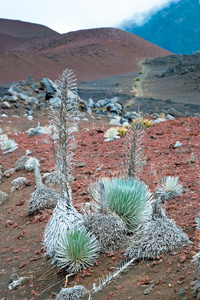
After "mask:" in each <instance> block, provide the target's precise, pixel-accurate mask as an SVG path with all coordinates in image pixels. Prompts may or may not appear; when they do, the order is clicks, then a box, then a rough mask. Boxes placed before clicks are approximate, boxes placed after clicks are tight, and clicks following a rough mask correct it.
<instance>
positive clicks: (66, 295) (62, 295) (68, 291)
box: [56, 258, 136, 300]
mask: <svg viewBox="0 0 200 300" xmlns="http://www.w3.org/2000/svg"><path fill="white" fill-rule="evenodd" d="M135 260H136V259H135V258H133V259H131V260H129V261H126V262H125V263H124V264H123V265H121V266H120V268H119V269H118V270H116V271H115V272H113V273H109V274H108V275H107V276H106V277H101V278H99V282H98V285H96V284H95V283H93V288H92V289H91V290H87V289H86V288H85V287H84V286H83V285H79V286H74V287H71V288H62V289H61V291H60V292H59V294H58V295H57V297H56V300H61V299H62V300H65V299H66V300H72V299H74V300H76V299H77V300H79V299H86V298H85V296H86V295H87V297H88V300H90V299H92V294H96V293H98V292H99V291H101V290H103V289H104V288H105V287H106V286H107V285H108V284H109V283H111V282H112V281H114V280H115V279H117V278H119V277H120V275H121V274H122V273H123V272H125V271H127V270H128V269H129V268H130V267H131V265H132V264H133V263H134V261H135Z"/></svg>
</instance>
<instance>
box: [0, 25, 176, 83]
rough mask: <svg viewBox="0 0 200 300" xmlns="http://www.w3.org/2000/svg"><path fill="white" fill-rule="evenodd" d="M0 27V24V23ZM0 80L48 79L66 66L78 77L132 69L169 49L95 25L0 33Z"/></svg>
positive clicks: (132, 70) (101, 76)
mask: <svg viewBox="0 0 200 300" xmlns="http://www.w3.org/2000/svg"><path fill="white" fill-rule="evenodd" d="M0 28H1V27H0ZM0 41H1V47H0V50H1V51H0V65H1V72H0V84H1V85H5V84H7V83H9V82H16V81H19V80H21V79H26V78H27V77H28V76H29V75H30V74H32V76H33V78H34V79H35V80H36V81H39V80H40V79H41V78H43V77H49V78H51V79H52V80H55V79H56V78H58V75H59V74H60V73H61V72H62V70H63V69H64V68H66V67H68V68H72V69H74V70H75V72H76V75H77V78H78V80H79V81H88V80H93V79H98V78H104V77H110V76H115V75H121V74H127V73H132V72H135V71H137V70H139V67H138V62H139V61H140V60H143V59H145V58H147V57H152V58H155V57H158V56H166V55H169V54H170V52H168V51H166V50H164V49H162V48H160V47H158V46H156V45H154V44H152V43H149V42H147V41H146V40H144V39H142V38H140V37H138V36H136V35H134V34H131V33H127V32H125V31H123V30H119V29H114V28H99V29H90V30H81V31H76V32H70V33H67V34H60V35H53V36H49V37H40V38H26V39H25V38H16V37H15V38H12V37H10V36H8V35H7V36H6V35H5V34H4V35H0Z"/></svg>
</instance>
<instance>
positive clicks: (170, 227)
mask: <svg viewBox="0 0 200 300" xmlns="http://www.w3.org/2000/svg"><path fill="white" fill-rule="evenodd" d="M190 243H191V242H190V240H189V238H188V236H187V235H186V234H185V233H184V232H183V231H182V229H181V228H180V227H178V226H177V225H176V224H175V223H174V222H173V221H172V220H170V219H168V218H167V216H166V215H165V213H164V211H163V210H162V208H161V205H160V203H159V201H158V200H157V201H155V203H154V207H153V212H152V214H151V215H150V216H149V217H148V218H147V219H146V220H145V221H144V222H142V223H141V224H140V226H139V227H138V228H137V231H136V232H135V233H134V235H133V237H132V242H131V244H130V246H129V247H128V248H127V250H126V252H125V255H126V256H129V257H130V258H137V259H145V258H153V259H155V258H157V257H158V256H159V255H160V254H162V253H166V252H168V251H173V250H175V249H177V248H179V247H181V246H185V245H187V244H190Z"/></svg>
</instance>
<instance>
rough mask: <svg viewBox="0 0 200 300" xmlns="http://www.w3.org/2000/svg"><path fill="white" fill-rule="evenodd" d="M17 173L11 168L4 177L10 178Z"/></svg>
mask: <svg viewBox="0 0 200 300" xmlns="http://www.w3.org/2000/svg"><path fill="white" fill-rule="evenodd" d="M14 173H15V169H14V168H11V169H8V170H6V171H5V172H4V173H3V176H4V177H7V178H8V177H10V176H11V175H13V174H14Z"/></svg>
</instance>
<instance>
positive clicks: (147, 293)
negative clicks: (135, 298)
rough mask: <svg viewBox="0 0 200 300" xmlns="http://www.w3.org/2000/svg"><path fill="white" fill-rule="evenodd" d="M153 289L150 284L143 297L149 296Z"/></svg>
mask: <svg viewBox="0 0 200 300" xmlns="http://www.w3.org/2000/svg"><path fill="white" fill-rule="evenodd" d="M153 289H154V285H153V284H151V285H150V286H149V287H148V288H147V289H146V290H145V291H144V295H149V294H150V293H151V292H152V291H153Z"/></svg>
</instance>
